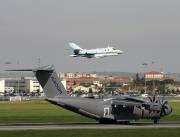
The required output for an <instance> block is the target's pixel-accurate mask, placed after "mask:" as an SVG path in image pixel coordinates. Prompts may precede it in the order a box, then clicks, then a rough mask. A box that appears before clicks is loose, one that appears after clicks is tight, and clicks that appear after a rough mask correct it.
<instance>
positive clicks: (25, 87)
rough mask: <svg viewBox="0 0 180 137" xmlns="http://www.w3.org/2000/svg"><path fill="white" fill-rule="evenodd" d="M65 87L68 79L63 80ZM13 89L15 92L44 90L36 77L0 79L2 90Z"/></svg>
mask: <svg viewBox="0 0 180 137" xmlns="http://www.w3.org/2000/svg"><path fill="white" fill-rule="evenodd" d="M61 82H62V84H63V85H64V87H66V80H61ZM9 89H10V90H11V89H13V91H14V92H17V93H18V92H27V93H29V92H37V91H38V90H39V91H40V92H42V91H43V89H42V87H41V85H40V84H39V82H38V80H37V79H36V77H22V78H4V79H1V80H0V92H4V91H9Z"/></svg>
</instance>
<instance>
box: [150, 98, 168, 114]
mask: <svg viewBox="0 0 180 137" xmlns="http://www.w3.org/2000/svg"><path fill="white" fill-rule="evenodd" d="M149 100H150V102H153V103H159V104H160V105H161V106H162V107H161V111H158V112H157V113H160V116H161V117H163V116H164V115H166V111H165V109H168V107H167V106H166V104H167V103H168V102H167V101H165V100H164V97H163V98H162V99H156V98H155V96H153V98H151V97H149ZM150 113H152V112H151V111H150V112H149V114H150Z"/></svg>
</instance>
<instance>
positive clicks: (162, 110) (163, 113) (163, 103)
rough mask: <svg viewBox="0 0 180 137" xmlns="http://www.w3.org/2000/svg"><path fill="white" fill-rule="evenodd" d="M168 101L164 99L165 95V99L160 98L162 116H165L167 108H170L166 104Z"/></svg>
mask: <svg viewBox="0 0 180 137" xmlns="http://www.w3.org/2000/svg"><path fill="white" fill-rule="evenodd" d="M167 103H168V102H167V101H165V100H164V97H163V99H159V104H161V105H162V108H161V113H160V116H161V117H163V116H164V115H166V111H165V109H168V107H167V106H165V105H166V104H167Z"/></svg>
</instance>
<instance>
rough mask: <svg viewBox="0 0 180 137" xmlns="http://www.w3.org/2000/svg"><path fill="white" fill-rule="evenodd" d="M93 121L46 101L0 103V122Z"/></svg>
mask: <svg viewBox="0 0 180 137" xmlns="http://www.w3.org/2000/svg"><path fill="white" fill-rule="evenodd" d="M89 121H94V120H93V119H89V118H86V117H83V116H80V115H78V114H76V113H73V112H71V111H68V110H65V109H63V108H61V107H58V106H55V105H53V104H50V103H48V102H46V101H29V102H4V103H0V123H63V122H89Z"/></svg>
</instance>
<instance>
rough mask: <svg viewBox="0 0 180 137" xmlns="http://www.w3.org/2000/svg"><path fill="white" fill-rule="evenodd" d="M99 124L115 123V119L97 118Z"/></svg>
mask: <svg viewBox="0 0 180 137" xmlns="http://www.w3.org/2000/svg"><path fill="white" fill-rule="evenodd" d="M99 124H117V121H116V120H111V119H99Z"/></svg>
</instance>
